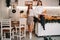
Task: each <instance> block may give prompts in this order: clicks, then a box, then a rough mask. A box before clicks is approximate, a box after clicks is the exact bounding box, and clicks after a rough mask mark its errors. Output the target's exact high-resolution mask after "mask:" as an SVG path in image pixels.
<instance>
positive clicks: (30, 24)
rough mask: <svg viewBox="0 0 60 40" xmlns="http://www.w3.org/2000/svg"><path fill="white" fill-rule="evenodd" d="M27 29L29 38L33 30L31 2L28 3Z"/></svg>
mask: <svg viewBox="0 0 60 40" xmlns="http://www.w3.org/2000/svg"><path fill="white" fill-rule="evenodd" d="M27 13H28V30H29V35H30V39H31V38H32V31H33V28H34V21H33V20H34V18H33V16H34V14H33V9H32V4H30V5H29V6H28V11H27Z"/></svg>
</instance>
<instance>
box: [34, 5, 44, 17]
mask: <svg viewBox="0 0 60 40" xmlns="http://www.w3.org/2000/svg"><path fill="white" fill-rule="evenodd" d="M43 10H44V8H43V7H42V6H37V7H36V8H35V11H34V12H35V16H36V17H38V15H39V14H42V12H43Z"/></svg>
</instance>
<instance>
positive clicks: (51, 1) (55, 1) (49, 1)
mask: <svg viewBox="0 0 60 40" xmlns="http://www.w3.org/2000/svg"><path fill="white" fill-rule="evenodd" d="M42 2H43V5H44V6H58V5H59V0H42Z"/></svg>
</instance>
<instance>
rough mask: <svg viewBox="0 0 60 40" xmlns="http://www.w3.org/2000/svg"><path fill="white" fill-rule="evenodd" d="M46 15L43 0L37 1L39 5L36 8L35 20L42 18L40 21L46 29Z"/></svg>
mask: <svg viewBox="0 0 60 40" xmlns="http://www.w3.org/2000/svg"><path fill="white" fill-rule="evenodd" d="M45 15H46V10H45V9H44V8H43V6H42V1H40V0H39V1H38V2H37V7H36V8H35V17H34V18H35V20H37V18H38V20H40V21H39V22H40V23H41V25H42V26H43V30H45V26H44V25H45V17H44V16H45Z"/></svg>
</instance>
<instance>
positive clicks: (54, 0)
mask: <svg viewBox="0 0 60 40" xmlns="http://www.w3.org/2000/svg"><path fill="white" fill-rule="evenodd" d="M25 1H33V0H18V3H19V5H20V6H24V5H25ZM42 2H43V6H58V4H59V0H42Z"/></svg>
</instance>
